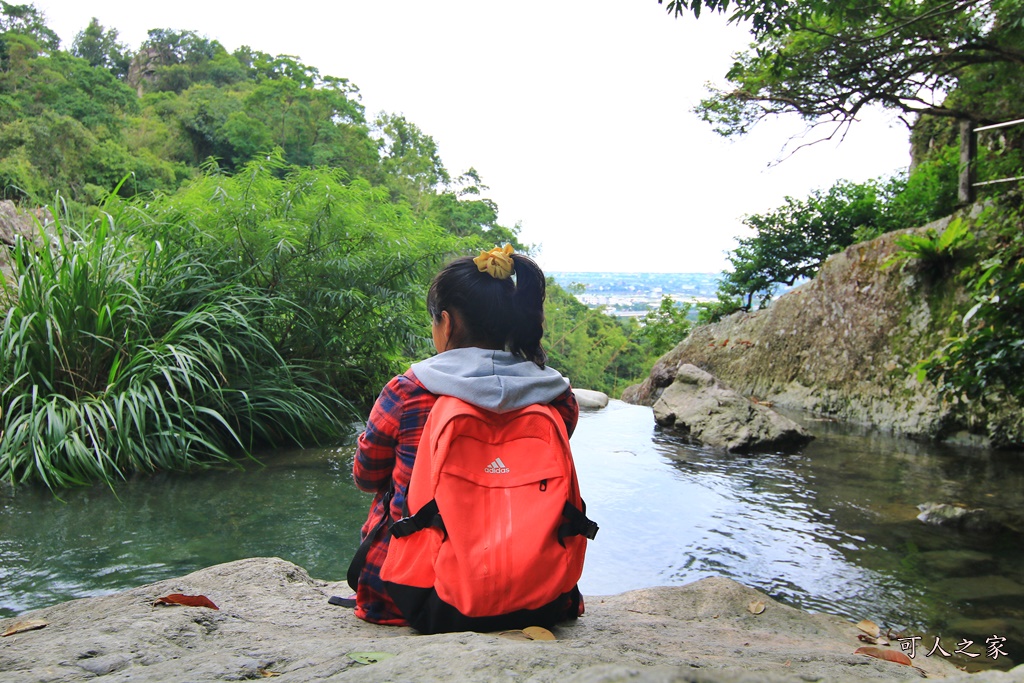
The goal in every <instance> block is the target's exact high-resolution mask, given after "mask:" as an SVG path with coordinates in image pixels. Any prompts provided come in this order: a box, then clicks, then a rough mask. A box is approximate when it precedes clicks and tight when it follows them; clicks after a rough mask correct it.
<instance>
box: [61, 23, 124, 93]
mask: <svg viewBox="0 0 1024 683" xmlns="http://www.w3.org/2000/svg"><path fill="white" fill-rule="evenodd" d="M71 54H73V55H74V56H75V57H79V58H81V59H84V60H85V61H87V62H88V63H89V66H94V67H100V68H103V69H107V70H108V71H110V73H112V74H113V75H114V76H116V77H117V78H118V79H120V80H124V79H125V78H127V77H128V67H129V65H130V64H131V54H130V52H129V50H128V46H127V45H125V44H123V43H121V42H120V41H118V39H117V29H114V28H112V29H106V28H104V27H103V25H102V24H100V22H99V20H98V19H97V18H96V17H93V18H92V20H91V21H90V22H89V25H88V26H86V27H85V28H84V29H82V30H81V31H79V32H78V33H77V34H76V35H75V40H74V43H72V45H71Z"/></svg>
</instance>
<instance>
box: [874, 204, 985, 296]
mask: <svg viewBox="0 0 1024 683" xmlns="http://www.w3.org/2000/svg"><path fill="white" fill-rule="evenodd" d="M973 241H974V234H973V233H971V231H970V226H969V224H968V223H967V222H966V221H964V220H963V219H962V218H954V219H953V220H952V221H950V223H949V225H947V226H946V229H945V230H942V231H941V232H940V231H938V230H936V229H935V228H928V229H927V230H925V232H924V234H920V233H915V232H909V233H904V234H902V235H898V236H897V237H896V239H895V244H896V246H897V247H899V251H898V252H896V253H895V254H893V255H892V256H890V257H889V258H888V259H887V260H886V261H885V263H883V264H882V265H883V267H886V268H888V267H891V266H894V265H899V266H900V267H906V266H907V265H908V264H913V266H914V267H915V268H916V269H917V270H918V271H919V272H920V273H921V275H922V276H923V277H924V278H925V279H926V280H931V281H934V280H937V279H939V278H941V277H944V276H947V275H949V274H950V273H951V272H952V270H953V267H954V266H955V265H956V262H957V259H958V257H959V255H960V254H961V253H962V251H963V250H964V249H965V248H966V247H967V246H968V245H970V244H971V243H972V242H973Z"/></svg>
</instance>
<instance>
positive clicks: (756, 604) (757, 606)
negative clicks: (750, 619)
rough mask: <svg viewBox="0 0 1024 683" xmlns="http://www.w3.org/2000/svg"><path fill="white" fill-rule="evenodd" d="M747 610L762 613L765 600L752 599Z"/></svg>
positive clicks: (752, 612)
mask: <svg viewBox="0 0 1024 683" xmlns="http://www.w3.org/2000/svg"><path fill="white" fill-rule="evenodd" d="M747 611H748V612H750V613H751V614H760V613H761V612H763V611H764V600H751V601H750V604H749V605H747Z"/></svg>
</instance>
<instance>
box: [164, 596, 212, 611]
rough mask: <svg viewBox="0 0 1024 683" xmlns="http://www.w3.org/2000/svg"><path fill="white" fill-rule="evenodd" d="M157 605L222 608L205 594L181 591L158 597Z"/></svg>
mask: <svg viewBox="0 0 1024 683" xmlns="http://www.w3.org/2000/svg"><path fill="white" fill-rule="evenodd" d="M157 605H185V606H186V607H209V608H210V609H216V610H219V609H220V608H219V607H217V605H215V604H213V601H211V600H210V598H208V597H206V596H205V595H182V594H181V593H171V594H170V595H165V596H164V597H162V598H157V599H156V602H154V603H153V607H156V606H157Z"/></svg>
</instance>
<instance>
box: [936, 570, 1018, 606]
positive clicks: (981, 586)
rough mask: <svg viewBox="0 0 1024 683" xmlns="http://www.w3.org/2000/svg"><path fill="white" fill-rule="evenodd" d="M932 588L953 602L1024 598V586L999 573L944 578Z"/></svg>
mask: <svg viewBox="0 0 1024 683" xmlns="http://www.w3.org/2000/svg"><path fill="white" fill-rule="evenodd" d="M932 588H934V589H935V590H936V591H937V592H939V593H941V594H942V595H944V596H945V597H947V598H948V599H949V600H950V601H953V602H966V601H977V600H1003V599H1006V598H1013V599H1014V600H1019V599H1020V598H1024V586H1022V585H1020V584H1019V583H1017V582H1016V581H1013V580H1011V579H1008V578H1006V577H1005V576H999V575H992V576H973V577H955V578H950V579H943V580H941V581H935V582H934V583H933V584H932Z"/></svg>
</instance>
